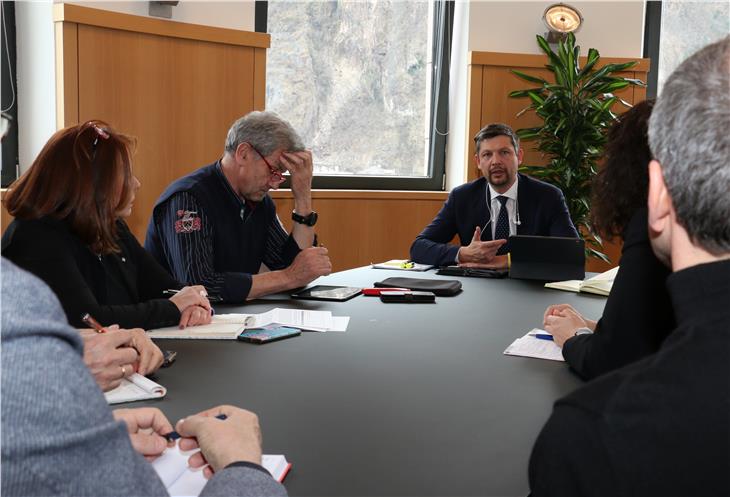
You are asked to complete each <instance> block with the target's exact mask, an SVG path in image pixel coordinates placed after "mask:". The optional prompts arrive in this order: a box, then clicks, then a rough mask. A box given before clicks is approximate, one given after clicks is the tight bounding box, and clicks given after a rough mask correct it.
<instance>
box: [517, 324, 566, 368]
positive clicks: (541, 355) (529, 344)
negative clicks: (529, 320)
mask: <svg viewBox="0 0 730 497" xmlns="http://www.w3.org/2000/svg"><path fill="white" fill-rule="evenodd" d="M534 333H544V334H547V335H549V333H548V332H547V331H545V330H540V329H538V328H533V329H532V330H530V331H528V332H527V333H526V334H525V336H523V337H520V338H518V339H517V340H515V341H514V342H512V344H511V345H510V346H509V347H507V348H506V349H505V351H504V355H514V356H521V357H534V358H536V359H548V360H550V361H561V362H565V359H563V349H561V348H560V347H558V346H557V345H556V344H555V342H553V341H552V340H541V339H539V338H535V336H534Z"/></svg>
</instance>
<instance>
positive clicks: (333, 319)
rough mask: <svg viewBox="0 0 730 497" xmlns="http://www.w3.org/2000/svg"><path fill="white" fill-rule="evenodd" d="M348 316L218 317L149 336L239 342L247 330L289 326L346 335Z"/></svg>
mask: <svg viewBox="0 0 730 497" xmlns="http://www.w3.org/2000/svg"><path fill="white" fill-rule="evenodd" d="M349 322H350V318H349V317H348V316H333V315H332V313H331V312H329V311H309V310H301V309H282V308H280V307H277V308H275V309H272V310H270V311H267V312H262V313H261V314H216V315H215V316H213V320H212V322H211V323H210V324H204V325H201V326H188V327H187V328H185V329H184V330H181V329H180V328H178V327H177V326H168V327H166V328H157V329H154V330H149V331H148V332H147V336H148V337H150V338H154V339H161V338H171V339H172V338H176V339H202V340H235V339H236V337H237V336H238V335H239V334H241V332H242V331H243V330H244V329H247V328H262V327H264V326H268V325H270V324H278V325H281V326H289V327H291V328H298V329H300V330H305V331H346V330H347V325H348V324H349Z"/></svg>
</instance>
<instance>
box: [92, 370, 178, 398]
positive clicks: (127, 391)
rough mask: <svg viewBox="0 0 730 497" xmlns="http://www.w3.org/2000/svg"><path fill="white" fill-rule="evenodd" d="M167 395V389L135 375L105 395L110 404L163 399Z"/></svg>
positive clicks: (139, 375)
mask: <svg viewBox="0 0 730 497" xmlns="http://www.w3.org/2000/svg"><path fill="white" fill-rule="evenodd" d="M165 395H167V389H166V388H165V387H163V386H162V385H160V384H159V383H155V382H154V381H152V380H150V379H149V378H145V377H144V376H142V375H141V374H137V373H134V374H133V375H132V376H130V377H129V378H126V379H124V380H122V384H121V385H119V386H118V387H117V388H115V389H114V390H109V391H108V392H106V393H105V394H104V397H105V398H106V401H107V403H108V404H119V403H120V402H133V401H135V400H147V399H161V398H162V397H164V396H165Z"/></svg>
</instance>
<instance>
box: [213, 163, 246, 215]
mask: <svg viewBox="0 0 730 497" xmlns="http://www.w3.org/2000/svg"><path fill="white" fill-rule="evenodd" d="M222 168H223V165H222V164H221V161H220V159H218V162H216V163H215V172H216V173H217V174H218V178H220V180H221V182H222V183H223V185H225V189H226V190H228V193H230V194H231V195H232V196H233V198H235V199H236V202H237V205H238V207H239V208H245V209H248V210H254V209H255V208H256V203H255V202H249V201H248V200H245V199H243V198H241V196H240V195H238V193H236V191H235V190H234V189H233V187H232V186H231V184H230V183H229V182H228V178H226V175H225V174H223V169H222Z"/></svg>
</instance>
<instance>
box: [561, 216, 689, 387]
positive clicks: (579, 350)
mask: <svg viewBox="0 0 730 497" xmlns="http://www.w3.org/2000/svg"><path fill="white" fill-rule="evenodd" d="M647 216H648V214H647V209H646V208H642V209H639V210H638V211H637V212H636V213H635V214H634V216H633V217H632V218H631V220H630V221H629V223H628V224H627V225H626V227H625V228H624V233H623V238H624V246H623V248H622V249H621V259H620V260H619V265H620V267H619V270H618V274H616V279H615V280H614V282H613V287H612V289H611V294H610V295H609V296H608V300H607V301H606V307H605V308H604V310H603V316H602V317H601V319H600V320H599V321H598V324H597V325H596V331H595V333H593V334H592V335H579V336H577V337H573V338H570V339H569V340H567V341H566V342H565V344H564V345H563V357H564V358H565V361H566V362H567V363H568V364H569V365H570V367H571V368H573V370H575V372H576V373H578V375H579V376H581V377H582V378H584V379H586V380H589V379H591V378H595V377H596V376H599V375H602V374H604V373H606V372H608V371H612V370H614V369H618V368H620V367H622V366H625V365H626V364H629V363H630V362H634V361H637V360H639V359H641V358H642V357H645V356H647V355H649V354H653V353H654V352H656V351H657V350H659V346H660V345H661V344H662V342H663V341H664V339H665V338H666V337H667V335H669V333H670V332H671V331H672V329H674V326H675V321H674V313H673V312H672V303H671V301H670V299H669V293H668V292H667V288H666V285H665V282H666V280H667V276H669V275H670V274H671V270H670V269H669V268H668V267H666V266H665V265H664V264H662V263H661V262H659V259H657V258H656V256H655V255H654V252H653V251H652V250H651V244H650V243H649V233H648V228H647Z"/></svg>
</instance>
